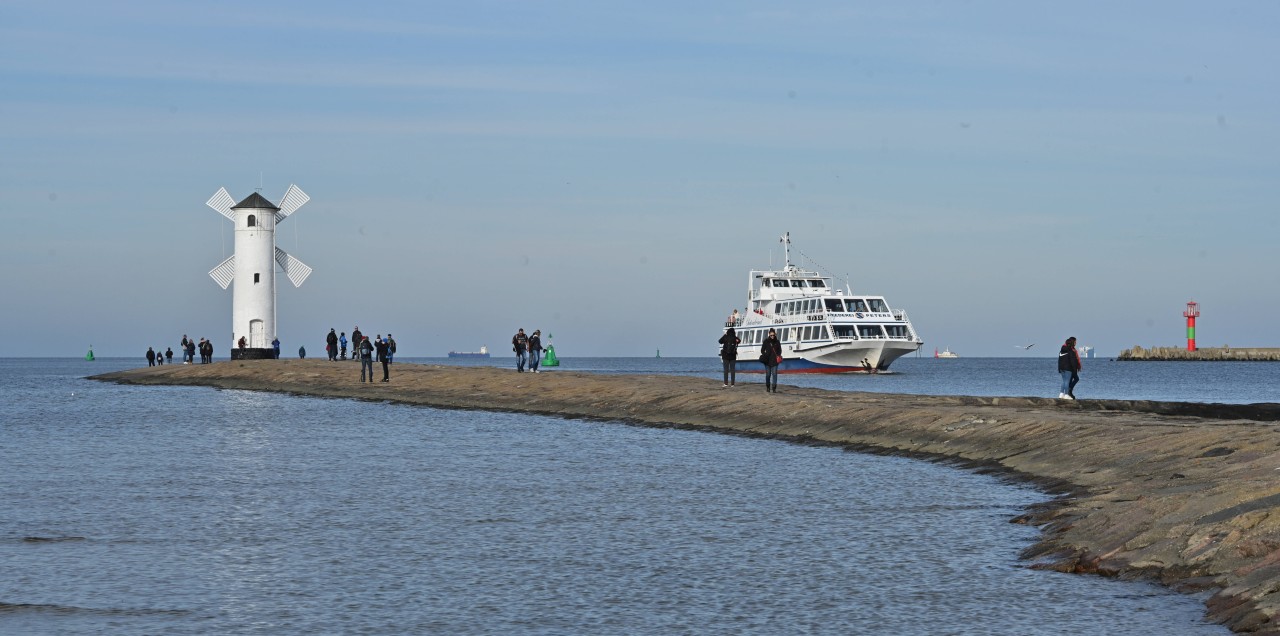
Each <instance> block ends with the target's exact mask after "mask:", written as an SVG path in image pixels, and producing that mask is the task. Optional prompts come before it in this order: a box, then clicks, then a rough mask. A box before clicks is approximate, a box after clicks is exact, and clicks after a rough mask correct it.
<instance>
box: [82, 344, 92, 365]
mask: <svg viewBox="0 0 1280 636" xmlns="http://www.w3.org/2000/svg"><path fill="white" fill-rule="evenodd" d="M84 359H85V360H88V361H90V362H93V345H89V353H86V354H84Z"/></svg>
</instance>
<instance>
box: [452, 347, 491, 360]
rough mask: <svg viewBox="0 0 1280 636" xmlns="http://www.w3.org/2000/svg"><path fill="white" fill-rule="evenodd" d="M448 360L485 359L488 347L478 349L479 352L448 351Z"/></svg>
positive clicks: (487, 354) (487, 355)
mask: <svg viewBox="0 0 1280 636" xmlns="http://www.w3.org/2000/svg"><path fill="white" fill-rule="evenodd" d="M449 357H450V358H487V357H489V347H480V350H479V351H450V352H449Z"/></svg>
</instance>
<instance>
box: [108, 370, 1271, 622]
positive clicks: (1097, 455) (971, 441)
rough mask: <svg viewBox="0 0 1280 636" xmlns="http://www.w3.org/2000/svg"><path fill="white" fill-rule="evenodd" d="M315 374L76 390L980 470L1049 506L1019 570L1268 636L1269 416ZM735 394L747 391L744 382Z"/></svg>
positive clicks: (574, 375)
mask: <svg viewBox="0 0 1280 636" xmlns="http://www.w3.org/2000/svg"><path fill="white" fill-rule="evenodd" d="M358 378H359V367H358V366H357V365H354V364H341V363H336V364H335V363H330V362H328V361H327V360H311V359H309V360H260V361H258V360H255V361H233V362H218V363H214V364H209V365H166V366H163V367H142V368H139V369H131V370H126V371H119V372H114V373H106V374H102V375H95V376H91V379H94V380H100V381H108V382H117V383H123V384H139V385H143V384H145V385H185V386H209V387H217V388H224V389H242V390H253V391H271V392H280V393H290V394H295V395H302V396H316V397H333V398H354V399H364V400H376V401H390V402H395V403H402V404H414V405H421V406H431V407H436V408H448V409H477V410H494V411H516V412H528V413H537V414H543V415H552V416H558V417H569V418H586V419H606V420H621V421H624V422H627V423H634V424H640V425H648V426H676V427H681V428H691V429H698V430H706V431H714V432H720V433H731V434H738V435H748V436H753V437H765V438H770V439H779V440H785V441H791V442H797V443H816V444H824V445H839V446H842V447H845V448H848V449H850V450H855V451H860V452H868V453H876V454H891V455H901V456H908V457H915V458H920V459H926V460H929V461H935V462H942V463H946V464H951V465H956V466H958V467H963V468H969V469H976V470H979V471H981V472H994V473H999V474H1002V475H1007V476H1009V477H1011V478H1014V479H1018V480H1021V481H1028V482H1031V483H1034V484H1036V485H1037V486H1039V487H1041V488H1043V489H1045V490H1046V491H1047V492H1048V493H1049V494H1050V495H1052V496H1054V497H1055V498H1054V499H1053V500H1051V501H1049V502H1046V503H1045V504H1043V505H1038V506H1035V507H1033V509H1031V510H1028V511H1027V512H1026V513H1025V514H1023V515H1020V516H1019V517H1017V518H1016V519H1014V520H1013V521H1014V522H1016V523H1025V524H1031V525H1035V526H1038V527H1040V529H1041V536H1040V539H1039V540H1038V541H1037V543H1036V544H1034V545H1033V546H1031V547H1030V548H1028V549H1027V550H1026V551H1025V552H1024V553H1023V554H1022V555H1021V556H1022V557H1023V558H1024V559H1028V560H1031V561H1032V562H1033V563H1032V567H1035V568H1043V569H1054V570H1058V571H1063V572H1077V573H1094V574H1101V575H1104V576H1115V577H1121V578H1134V579H1136V578H1142V579H1151V580H1155V581H1158V582H1160V583H1163V584H1165V585H1167V586H1169V587H1172V588H1173V589H1176V590H1180V591H1188V592H1198V591H1211V592H1212V595H1211V596H1210V597H1209V598H1208V599H1207V600H1206V601H1205V604H1206V612H1207V616H1208V617H1209V619H1210V620H1213V621H1216V622H1219V623H1222V624H1224V625H1226V626H1227V627H1229V628H1230V629H1232V630H1233V631H1236V632H1240V633H1257V634H1280V621H1275V620H1273V617H1274V616H1275V615H1276V613H1277V611H1278V610H1280V515H1275V514H1272V511H1273V510H1275V509H1276V507H1277V506H1278V505H1280V430H1278V429H1277V428H1276V422H1277V421H1280V405H1278V404H1258V405H1221V404H1203V403H1172V402H1141V401H1118V400H1116V401H1113V400H1084V401H1081V402H1066V401H1060V400H1055V399H1049V398H986V397H982V398H979V397H950V396H920V395H901V394H884V393H852V392H841V391H827V390H820V389H802V388H796V387H788V386H786V385H785V378H784V379H783V380H784V383H783V384H781V385H780V386H779V392H778V393H776V394H767V393H765V392H764V391H763V389H762V385H760V384H759V383H755V382H752V383H749V384H740V385H739V386H738V387H734V388H730V389H725V388H722V387H721V386H720V382H719V381H718V380H711V379H705V378H697V377H690V376H668V375H613V374H609V375H606V374H590V373H580V372H572V371H560V370H557V371H554V372H548V373H540V374H536V375H535V374H519V373H515V372H514V371H512V370H509V369H500V368H497V367H457V366H446V365H420V364H406V363H399V364H395V365H393V366H392V377H391V382H390V383H385V384H384V383H380V382H377V383H366V384H363V385H362V384H361V383H360V382H359V381H358ZM750 379H751V378H748V380H750Z"/></svg>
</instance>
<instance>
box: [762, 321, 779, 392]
mask: <svg viewBox="0 0 1280 636" xmlns="http://www.w3.org/2000/svg"><path fill="white" fill-rule="evenodd" d="M781 360H782V343H781V342H779V341H778V332H776V331H774V330H773V329H770V330H769V335H768V337H766V338H765V339H764V342H763V343H761V344H760V362H762V363H764V390H765V391H769V392H772V393H777V392H778V365H779V364H781Z"/></svg>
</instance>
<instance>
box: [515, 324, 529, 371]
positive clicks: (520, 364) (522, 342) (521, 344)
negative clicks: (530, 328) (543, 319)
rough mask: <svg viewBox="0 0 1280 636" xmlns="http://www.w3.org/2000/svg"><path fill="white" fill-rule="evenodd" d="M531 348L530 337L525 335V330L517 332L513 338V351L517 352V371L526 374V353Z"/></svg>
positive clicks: (521, 329)
mask: <svg viewBox="0 0 1280 636" xmlns="http://www.w3.org/2000/svg"><path fill="white" fill-rule="evenodd" d="M528 346H529V336H526V335H524V328H523V327H521V328H520V329H517V330H516V335H514V336H511V350H512V351H514V352H516V371H518V372H520V373H524V352H525V348H526V347H528Z"/></svg>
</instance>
